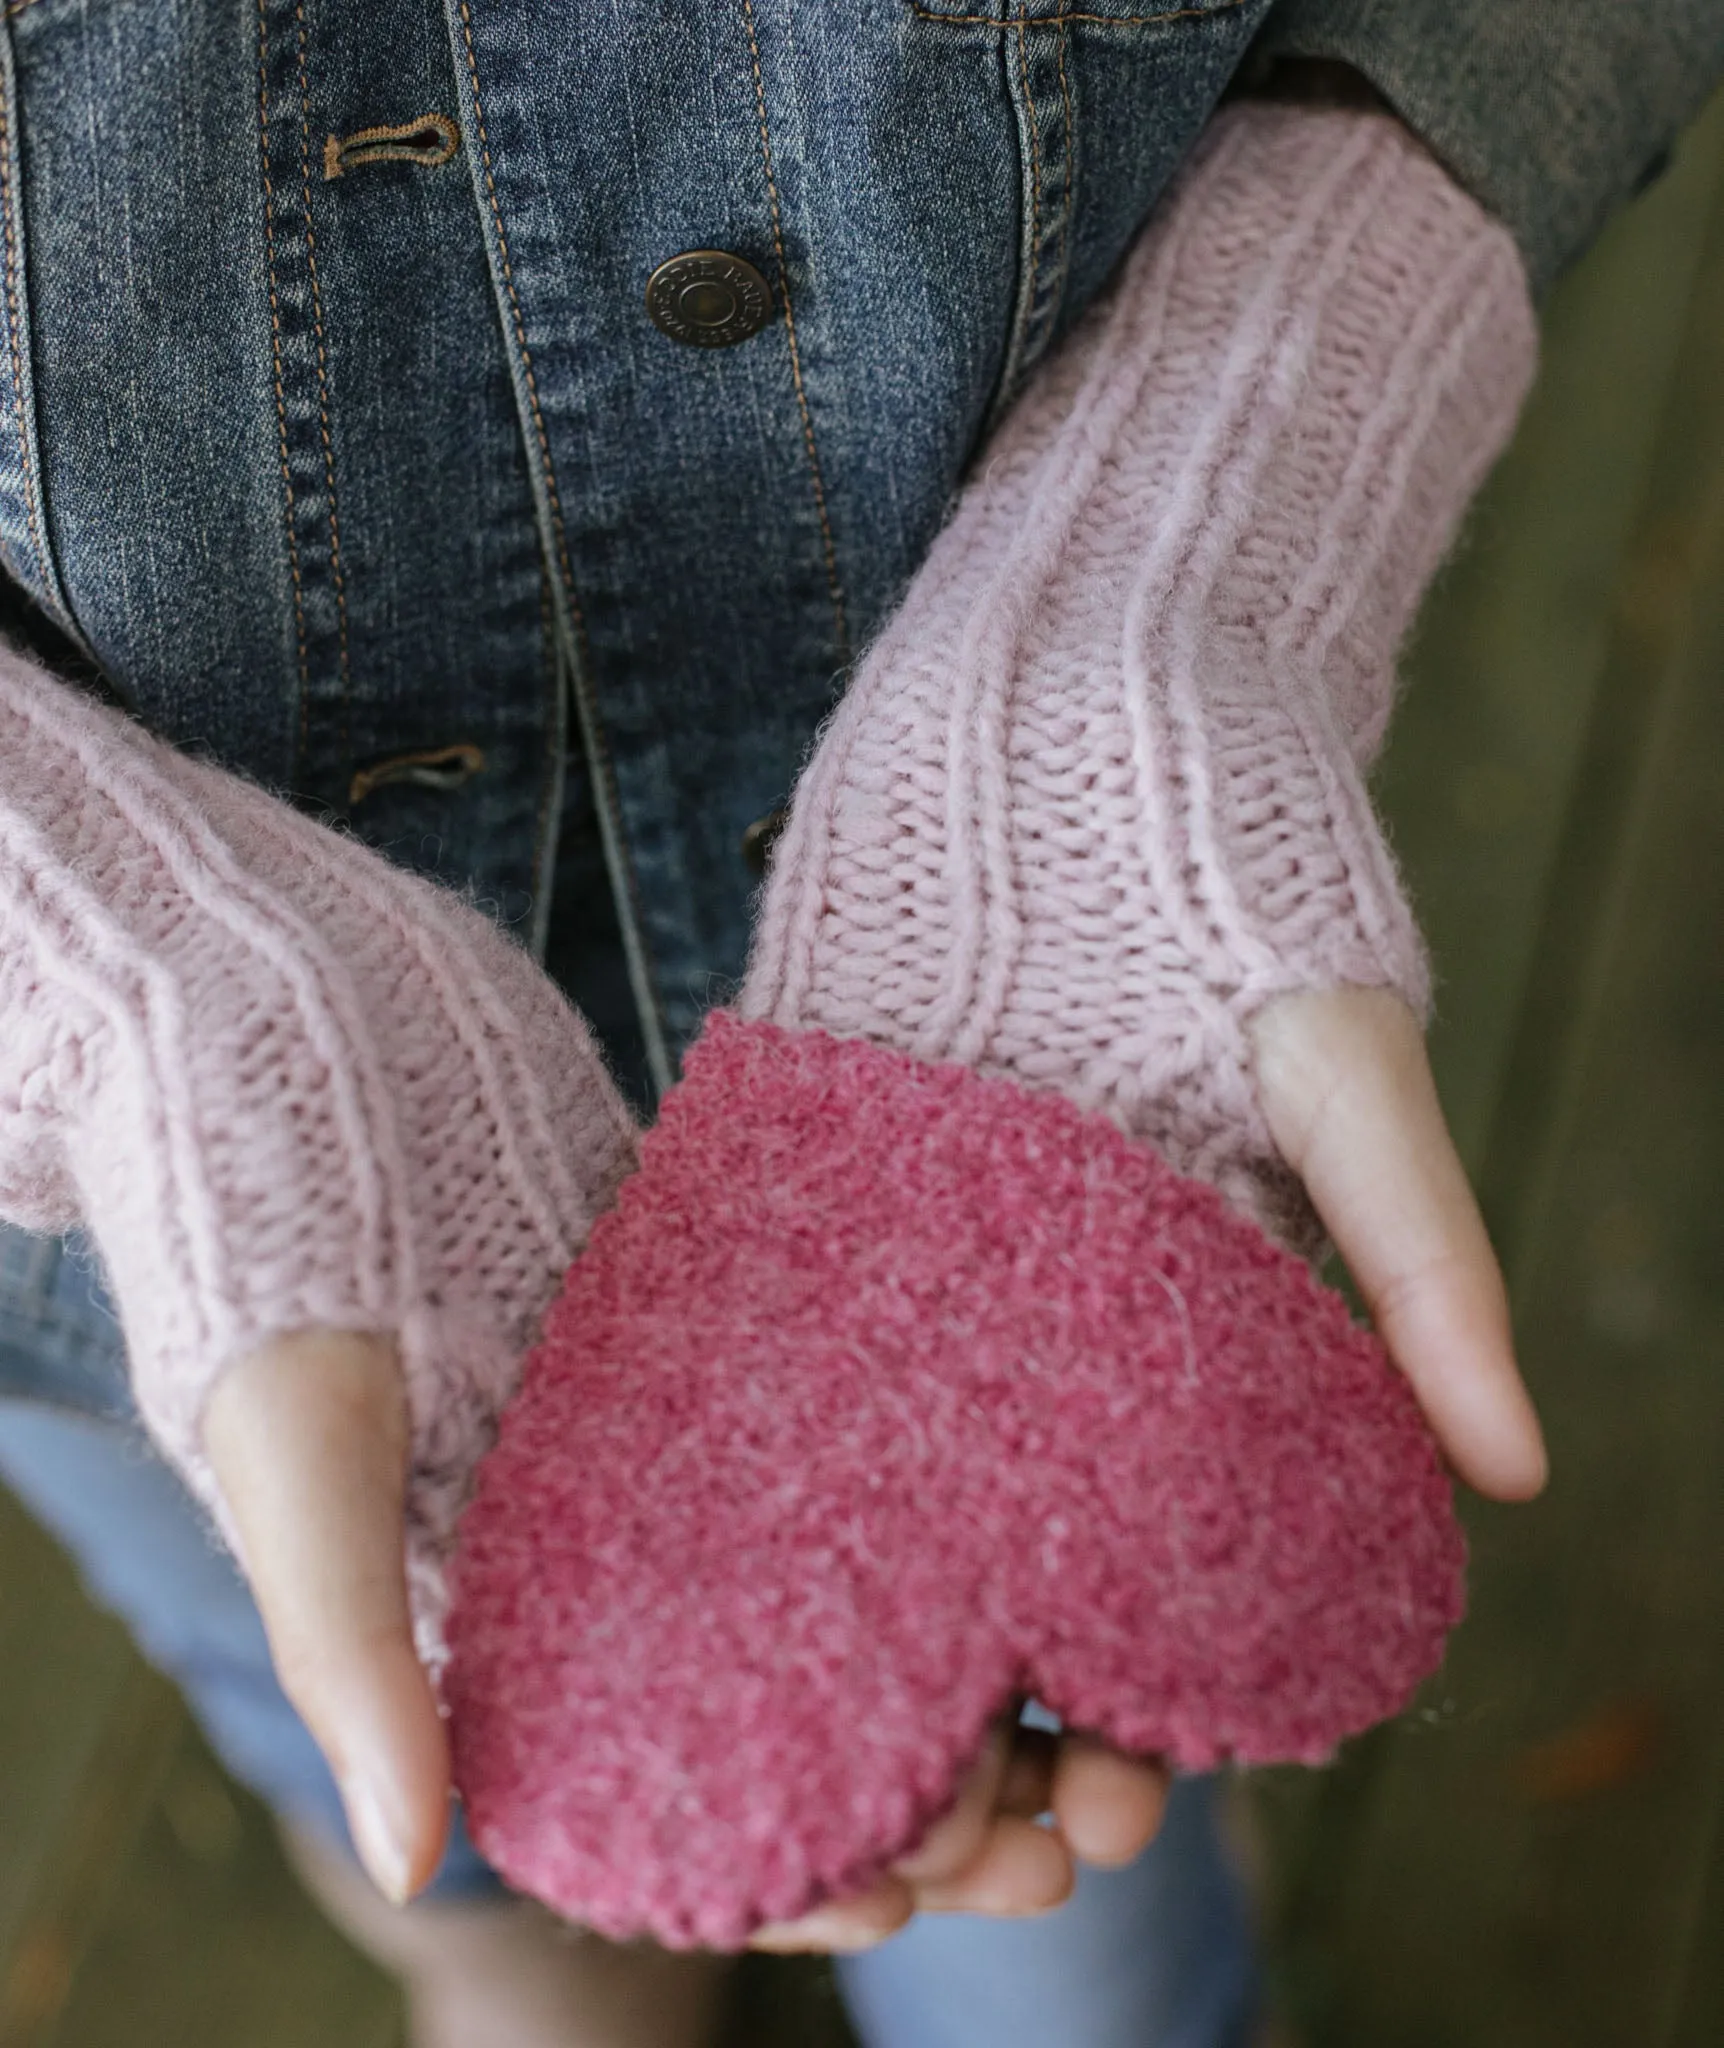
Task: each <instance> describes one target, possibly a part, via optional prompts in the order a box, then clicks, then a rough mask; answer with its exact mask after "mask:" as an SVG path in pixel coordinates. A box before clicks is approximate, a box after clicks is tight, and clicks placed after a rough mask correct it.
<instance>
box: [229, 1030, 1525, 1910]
mask: <svg viewBox="0 0 1724 2048" xmlns="http://www.w3.org/2000/svg"><path fill="white" fill-rule="evenodd" d="M1253 1038H1254V1041H1255V1045H1256V1051H1257V1073H1258V1083H1259V1087H1260V1090H1261V1094H1262V1101H1263V1106H1264V1110H1265V1113H1266V1115H1267V1116H1268V1119H1269V1122H1270V1126H1271V1129H1272V1130H1273V1132H1274V1135H1275V1139H1276V1142H1277V1144H1278V1145H1279V1146H1280V1148H1281V1150H1282V1152H1283V1153H1284V1155H1285V1156H1286V1158H1287V1160H1288V1162H1289V1163H1290V1164H1291V1165H1292V1166H1293V1167H1294V1168H1295V1169H1296V1170H1297V1171H1298V1172H1299V1173H1300V1175H1301V1176H1302V1178H1303V1179H1304V1181H1305V1184H1306V1187H1307V1189H1308V1191H1309V1193H1310V1195H1311V1199H1312V1201H1313V1203H1314V1204H1315V1206H1316V1208H1317V1211H1318V1213H1319V1214H1320V1215H1321V1217H1322V1218H1323V1221H1324V1223H1325V1225H1326V1226H1327V1227H1328V1229H1329V1231H1330V1232H1331V1234H1332V1235H1333V1237H1334V1239H1335V1242H1336V1244H1337V1245H1338V1246H1339V1247H1340V1249H1341V1251H1342V1254H1343V1256H1344V1257H1345V1258H1346V1259H1347V1262H1348V1264H1349V1266H1350V1267H1351V1268H1352V1271H1353V1274H1354V1277H1355V1279H1356V1280H1357V1281H1358V1283H1359V1286H1360V1289H1361V1291H1362V1292H1363V1294H1364V1296H1365V1299H1366V1301H1367V1303H1368V1304H1369V1305H1370V1307H1371V1311H1372V1314H1373V1316H1374V1317H1375V1319H1376V1322H1377V1326H1378V1329H1379V1331H1380V1332H1381V1334H1382V1336H1383V1339H1384V1342H1385V1343H1386V1344H1387V1346H1388V1348H1389V1351H1390V1354H1391V1355H1392V1357H1393V1358H1394V1360H1395V1362H1396V1364H1397V1365H1399V1366H1400V1368H1401V1370H1402V1371H1404V1372H1405V1373H1406V1375H1407V1377H1408V1379H1409V1380H1410V1381H1411V1382H1412V1385H1413V1387H1414V1390H1415V1392H1416V1393H1417V1395H1418V1398H1419V1401H1420V1403H1421V1405H1422V1406H1423V1408H1424V1410H1425V1413H1426V1415H1427V1416H1428V1417H1429V1419H1430V1422H1431V1426H1432V1429H1433V1430H1434V1431H1435V1433H1436V1436H1437V1438H1438V1441H1439V1442H1440V1443H1441V1444H1442V1446H1443V1448H1444V1450H1445V1451H1446V1452H1447V1454H1448V1456H1449V1458H1450V1460H1451V1462H1452V1463H1453V1465H1454V1467H1455V1469H1456V1471H1457V1472H1458V1473H1459V1474H1460V1476H1461V1477H1462V1478H1463V1479H1465V1480H1467V1481H1468V1482H1469V1483H1470V1484H1472V1485H1473V1486H1475V1487H1477V1488H1478V1489H1479V1491H1480V1492H1482V1493H1485V1494H1488V1495H1490V1496H1492V1497H1493V1498H1496V1499H1500V1500H1521V1499H1526V1498H1528V1497H1530V1496H1531V1495H1532V1494H1535V1493H1536V1492H1537V1491H1538V1490H1539V1488H1540V1486H1542V1484H1543V1483H1544V1477H1545V1455H1544V1447H1543V1443H1542V1440H1541V1438H1540V1434H1539V1428H1538V1422H1537V1418H1536V1417H1535V1415H1534V1413H1533V1410H1532V1404H1531V1402H1530V1400H1529V1399H1528V1396H1527V1393H1526V1390H1525V1388H1524V1386H1523V1385H1522V1383H1521V1380H1520V1376H1519V1374H1518V1372H1517V1371H1516V1368H1515V1363H1514V1352H1513V1345H1512V1339H1511V1336H1510V1331H1509V1319H1508V1305H1507V1298H1506V1295H1505V1293H1504V1289H1503V1283H1502V1277H1501V1274H1500V1273H1499V1271H1498V1269H1497V1264H1496V1260H1495V1257H1494V1256H1493V1254H1492V1252H1491V1249H1490V1243H1489V1240H1488V1239H1487V1237H1486V1235H1485V1231H1484V1225H1483V1223H1482V1221H1481V1219H1480V1217H1479V1213H1478V1208H1477V1205H1476V1204H1475V1202H1474V1201H1473V1198H1472V1194H1471V1191H1470V1189H1469V1188H1468V1186H1467V1182H1466V1177H1465V1174H1464V1172H1463V1171H1462V1168H1461V1165H1460V1161H1459V1159H1458V1157H1457V1156H1456V1153H1455V1150H1454V1146H1453V1143H1452V1141H1451V1140H1450V1138H1449V1135H1448V1131H1447V1128H1446V1126H1445V1125H1444V1122H1443V1118H1442V1112H1441V1109H1440V1107H1439V1106H1438V1103H1437V1098H1436V1090H1435V1087H1434V1086H1433V1084H1432V1081H1431V1074H1430V1066H1429V1063H1428V1061H1427V1059H1426V1057H1425V1051H1424V1045H1423V1041H1422V1039H1421V1037H1420V1034H1419V1030H1418V1026H1417V1024H1416V1022H1415V1021H1414V1019H1413V1017H1412V1014H1411V1012H1410V1011H1408V1009H1407V1008H1406V1006H1405V1005H1404V1004H1403V1003H1402V1002H1401V1001H1400V1000H1399V998H1397V997H1395V996H1392V995H1389V994H1386V993H1384V992H1383V991H1380V990H1363V989H1347V990H1338V991H1334V992H1329V993H1324V994H1312V995H1297V996H1288V997H1283V998H1282V999H1280V1000H1279V1001H1277V1002H1275V1003H1273V1004H1271V1005H1269V1006H1268V1007H1267V1008H1266V1009H1265V1010H1264V1011H1263V1012H1262V1013H1261V1014H1260V1015H1259V1016H1258V1018H1257V1020H1256V1023H1255V1025H1254V1027H1253ZM205 1441H206V1444H207V1447H208V1450H209V1455H210V1460H211V1463H212V1466H213V1467H214V1470H215V1473H216V1477H217V1481H218V1484H219V1485H220V1486H221V1488H222V1492H223V1496H224V1498H225V1499H226V1501H227V1502H228V1504H229V1508H230V1512H231V1513H232V1515H233V1518H234V1522H235V1525H236V1527H237V1530H238V1533H239V1537H240V1542H241V1546H242V1549H243V1552H244V1562H245V1565H246V1569H247V1571H248V1573H249V1575H250V1577H251V1581H252V1585H253V1589H254V1591H255V1593H256V1595H257V1599H258V1605H259V1607H260V1609H261V1610H262V1613H263V1617H264V1624H265V1627H266V1628H267V1629H268V1631H269V1636H270V1643H271V1647H272V1649H273V1651H274V1653H275V1658H276V1664H277V1669H278V1671H279V1673H280V1675H281V1679H282V1683H283V1685H284V1686H285V1688H286V1690H287V1692H288V1695H289V1697H290V1698H291V1699H292V1700H293V1702H294V1704H295V1706H296V1707H297V1708H298V1709H299V1711H300V1713H301V1714H302V1715H303V1716H304V1718H305V1720H306V1722H307V1725H308V1726H309V1727H310V1728H311V1730H312V1732H313V1734H314V1735H316V1737H317V1738H318V1740H319V1742H320V1744H321V1745H322V1747H323V1750H324V1753H325V1755H326V1756H328V1758H329V1760H330V1764H331V1767H332V1768H333V1770H334V1772H335V1775H336V1777H337V1779H338V1781H339V1782H340V1783H341V1786H342V1789H343V1794H344V1796H345V1798H346V1800H347V1806H348V1813H349V1818H350V1821H351V1824H352V1827H353V1833H354V1837H355V1840H356V1842H357V1843H358V1846H359V1849H360V1853H361V1855H362V1856H363V1858H364V1860H365V1863H366V1866H367V1868H368V1869H369V1870H370V1871H371V1874H372V1876H373V1877H374V1878H375V1879H376V1881H377V1883H378V1885H379V1887H380V1888H381V1889H382V1890H383V1891H384V1893H385V1894H386V1895H387V1896H389V1897H391V1898H396V1899H402V1898H406V1897H407V1896H409V1895H410V1894H411V1893H412V1892H413V1891H415V1890H417V1889H418V1887H419V1886H420V1885H422V1884H424V1883H425V1882H426V1881H427V1879H428V1878H429V1877H430V1875H431V1874H432V1872H433V1871H434V1870H435V1868H436V1864H437V1859H438V1857H439V1855H440V1854H441V1852H442V1845H443V1840H444V1836H445V1833H446V1830H447V1820H448V1799H449V1766H448V1754H447V1746H446V1742H445V1739H444V1734H443V1727H442V1723H441V1722H440V1720H439V1719H438V1716H437V1710H436V1705H435V1701H434V1699H433V1697H432V1693H431V1688H430V1684H429V1682H428V1681H427V1679H426V1677H425V1675H424V1672H423V1671H422V1669H421V1668H420V1665H419V1663H418V1660H417V1658H416V1657H415V1656H414V1653H413V1645H412V1635H411V1629H410V1624H409V1618H408V1611H407V1597H406V1587H405V1580H404V1574H403V1567H402V1542H401V1527H402V1523H401V1515H402V1500H403V1495H404V1487H405V1466H406V1446H407V1426H406V1414H405V1402H404V1397H403V1393H402V1387H401V1380H400V1375H399V1373H398V1371H397V1369H396V1366H395V1360H394V1354H393V1350H392V1347H391V1346H389V1345H388V1344H387V1343H385V1342H384V1341H382V1340H380V1339H376V1338H365V1337H349V1336H327V1335H324V1336H319V1335H305V1336H299V1337H293V1338H287V1339H283V1340H281V1341H279V1342H277V1343H275V1344H271V1345H267V1346H265V1347H264V1348H263V1349H262V1350H260V1351H258V1352H257V1353H255V1354H253V1356H251V1357H250V1358H248V1359H246V1360H243V1361H241V1362H240V1363H239V1364H238V1365H236V1366H234V1367H233V1368H232V1369H231V1370H230V1371H229V1372H228V1373H227V1374H226V1375H225V1376H224V1378H223V1379H222V1381H221V1382H220V1383H219V1385H218V1386H217V1388H216V1391H215V1394H214V1395H213V1397H212V1399H211V1401H210V1404H209V1409H208V1413H207V1417H206V1422H205ZM1165 1794H1166V1777H1165V1774H1164V1773H1163V1772H1161V1771H1160V1770H1159V1769H1158V1768H1157V1767H1156V1766H1155V1765H1154V1764H1153V1763H1149V1762H1144V1761H1142V1760H1137V1759H1131V1758H1126V1757H1121V1756H1117V1755H1115V1754H1113V1753H1112V1752H1110V1751H1108V1750H1106V1749H1105V1748H1103V1747H1101V1746H1100V1745H1098V1744H1095V1743H1093V1742H1090V1741H1088V1740H1087V1739H1085V1738H1082V1737H1079V1736H1065V1737H1062V1738H1061V1739H1060V1740H1059V1741H1058V1742H1057V1743H1055V1742H1054V1741H1052V1740H1051V1739H1050V1738H1048V1737H1046V1736H1042V1735H1039V1734H1038V1733H1036V1732H1035V1731H1032V1730H1027V1729H1017V1730H1013V1731H1011V1733H1010V1735H1009V1736H1008V1734H1007V1733H1006V1732H1005V1731H1003V1730H1002V1731H1000V1732H999V1733H997V1734H996V1736H995V1739H994V1741H993V1742H992V1743H991V1744H990V1746H989V1749H988V1751H987V1752H986V1754H985V1755H984V1757H983V1759H982V1761H981V1762H980V1764H979V1765H978V1766H977V1768H976V1770H975V1772H974V1773H973V1774H972V1775H971V1778H970V1780H969V1782H968V1784H967V1785H966V1787H965V1790H964V1792H963V1794H962V1795H961V1797H960V1799H959V1801H958V1803H957V1806H956V1807H955V1808H954V1810H953V1812H952V1813H951V1814H950V1815H948V1816H947V1818H946V1819H945V1820H944V1821H942V1822H941V1823H940V1824H939V1826H938V1827H936V1828H935V1829H934V1830H933V1831H932V1833H931V1834H930V1835H929V1836H928V1838H927V1840H926V1841H924V1842H923V1843H922V1844H921V1846H920V1847H919V1848H918V1850H917V1851H916V1852H915V1853H914V1854H913V1855H912V1856H910V1857H908V1858H906V1859H904V1860H903V1861H902V1862H901V1863H900V1865H899V1866H898V1869H897V1870H896V1871H895V1872H894V1873H893V1874H892V1875H891V1876H890V1877H888V1878H885V1879H882V1880H881V1882H880V1883H879V1884H877V1885H876V1886H874V1887H873V1888H872V1889H871V1890H870V1891H868V1892H867V1893H865V1894H863V1895H862V1896H860V1897H858V1898H855V1899H848V1900H844V1901H842V1902H840V1903H836V1904H832V1905H828V1906H825V1907H822V1908H821V1909H820V1910H819V1911H818V1912H816V1913H813V1914H810V1915H808V1916H806V1917H805V1918H804V1919H802V1920H798V1921H795V1922H793V1923H789V1924H786V1925H782V1926H778V1927H773V1928H769V1929H767V1930H765V1931H764V1932H763V1933H762V1934H761V1935H760V1936H758V1937H757V1946H760V1947H763V1948H771V1949H777V1950H788V1949H797V1948H835V1949H858V1948H865V1947H868V1946H869V1945H871V1943H873V1942H875V1941H879V1940H881V1939H883V1938H884V1937H885V1936H886V1935H887V1934H890V1933H891V1932H893V1931H894V1930H895V1929H896V1928H897V1927H899V1926H901V1925H902V1924H903V1922H904V1921H905V1920H906V1919H908V1918H909V1916H910V1915H911V1914H912V1913H913V1912H918V1911H921V1912H940V1911H946V1912H979V1913H994V1914H1000V1915H1013V1914H1021V1913H1034V1912H1043V1911H1046V1910H1048V1909H1049V1908H1051V1907H1053V1906H1055V1905H1057V1904H1059V1902H1060V1901H1061V1900H1062V1899H1063V1898H1064V1897H1065V1895H1066V1893H1067V1892H1068V1891H1069V1889H1070V1886H1071V1882H1072V1875H1073V1867H1074V1862H1075V1861H1082V1862H1088V1863H1093V1864H1097V1865H1101V1866H1104V1867H1105V1866H1107V1865H1110V1864H1115V1863H1124V1862H1129V1861H1130V1860H1131V1858H1132V1857H1134V1856H1135V1855H1137V1854H1138V1853H1139V1852H1140V1851H1141V1850H1142V1849H1143V1848H1144V1847H1145V1846H1146V1845H1147V1843H1148V1842H1149V1841H1150V1840H1151V1838H1152V1837H1153V1835H1154V1833H1155V1830H1156V1827H1157V1826H1158V1825H1159V1822H1160V1816H1161V1808H1162V1803H1163V1800H1164V1798H1165ZM1042 1813H1051V1815H1052V1817H1053V1823H1054V1824H1053V1826H1052V1827H1051V1828H1049V1827H1045V1826H1038V1825H1036V1816H1037V1815H1039V1814H1042Z"/></svg>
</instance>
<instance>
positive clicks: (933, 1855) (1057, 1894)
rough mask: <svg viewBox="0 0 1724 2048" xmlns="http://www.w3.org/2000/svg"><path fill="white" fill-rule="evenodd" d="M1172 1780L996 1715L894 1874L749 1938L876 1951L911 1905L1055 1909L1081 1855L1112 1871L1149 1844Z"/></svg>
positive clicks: (778, 1944) (1071, 1738)
mask: <svg viewBox="0 0 1724 2048" xmlns="http://www.w3.org/2000/svg"><path fill="white" fill-rule="evenodd" d="M1167 1785H1168V1779H1167V1773H1166V1772H1165V1771H1164V1770H1162V1769H1161V1767H1160V1766H1159V1765H1158V1764H1155V1763H1153V1762H1149V1761H1146V1760H1144V1759H1142V1758H1136V1757H1125V1756H1120V1755H1118V1754H1117V1753H1116V1752H1115V1751H1113V1750H1110V1749H1108V1748H1106V1747H1105V1746H1104V1745H1103V1744H1101V1743H1098V1742H1093V1741H1091V1740H1090V1739H1089V1738H1088V1737H1087V1736H1082V1735H1061V1736H1058V1737H1055V1736H1052V1735H1049V1734H1047V1733H1045V1732H1044V1731H1043V1730H1041V1729H1035V1728H1021V1727H1017V1726H1012V1725H1008V1724H1005V1723H1001V1724H1000V1725H998V1726H996V1728H995V1730H994V1733H993V1736H992V1738H991V1739H990V1741H989V1743H988V1747H987V1749H986V1750H985V1751H984V1752H983V1754H982V1758H981V1761H980V1762H979V1763H978V1764H977V1765H976V1768H975V1769H974V1770H973V1771H972V1772H971V1774H970V1776H969V1778H968V1780H967V1781H966V1782H965V1785H964V1789H963V1791H962V1792H961V1793H960V1794H959V1796H958V1802H957V1804H956V1806H955V1807H954V1808H953V1809H952V1811H951V1812H950V1813H949V1814H948V1815H947V1816H946V1817H945V1819H944V1820H942V1821H941V1822H939V1824H938V1825H937V1826H936V1827H934V1828H933V1829H932V1830H931V1831H930V1832H929V1834H928V1835H927V1837H926V1838H925V1839H924V1840H923V1841H922V1843H921V1844H920V1846H919V1847H918V1848H917V1849H916V1850H915V1851H914V1853H913V1854H911V1855H909V1856H906V1857H904V1858H902V1859H901V1860H900V1861H899V1863H898V1864H897V1865H896V1867H895V1868H894V1870H893V1871H892V1873H891V1874H890V1875H889V1876H887V1877H883V1878H882V1879H881V1880H880V1881H879V1882H878V1883H877V1884H875V1885H873V1886H871V1887H870V1889H869V1890H868V1891H866V1892H863V1893H860V1894H859V1895H857V1896H856V1897H854V1898H849V1899H843V1900H839V1901H835V1902H833V1903H831V1904H828V1905H825V1906H822V1907H820V1908H819V1909H818V1910H816V1911H815V1912H813V1913H809V1914H806V1915H805V1916H804V1917H803V1918H802V1919H800V1920H793V1921H787V1922H784V1923H781V1924H780V1925H778V1926H774V1927H766V1928H762V1929H761V1931H760V1932H759V1933H758V1934H757V1935H756V1936H755V1937H754V1941H753V1944H752V1945H753V1946H754V1947H755V1948H758V1949H767V1950H770V1951H772V1952H774V1953H776V1954H787V1953H791V1952H793V1951H796V1950H803V1949H823V1950H837V1951H840V1952H847V1953H848V1952H855V1951H858V1950H861V1949H867V1948H872V1947H873V1946H874V1945H875V1944H876V1943H877V1942H880V1941H883V1940H885V1938H886V1937H887V1936H888V1935H889V1934H895V1933H896V1932H897V1931H898V1929H899V1928H900V1927H902V1926H903V1925H904V1924H905V1922H906V1921H907V1920H909V1919H910V1918H911V1916H912V1915H913V1914H916V1913H985V1914H989V1915H992V1916H994V1917H997V1918H1001V1919H1015V1918H1021V1917H1024V1916H1027V1915H1031V1914H1036V1913H1046V1912H1050V1911H1051V1910H1052V1909H1053V1908H1054V1907H1056V1906H1059V1905H1061V1904H1063V1903H1064V1901H1065V1900H1066V1898H1067V1897H1068V1896H1069V1894H1070V1892H1071V1888H1072V1882H1073V1878H1074V1876H1075V1866H1076V1865H1077V1864H1078V1863H1080V1862H1082V1863H1091V1864H1094V1865H1096V1866H1097V1867H1098V1868H1100V1869H1104V1870H1107V1869H1115V1868H1117V1867H1118V1866H1120V1865H1122V1864H1126V1863H1130V1862H1131V1861H1132V1860H1133V1858H1134V1857H1136V1856H1138V1855H1139V1854H1140V1853H1141V1852H1142V1851H1143V1850H1144V1849H1145V1848H1147V1847H1148V1846H1149V1843H1150V1842H1151V1841H1152V1840H1153V1839H1154V1836H1155V1832H1156V1830H1157V1829H1158V1828H1159V1827H1160V1825H1161V1816H1162V1811H1163V1809H1164V1807H1165V1806H1166V1803H1167ZM1041 1815H1047V1816H1050V1817H1051V1822H1052V1825H1051V1826H1050V1825H1046V1824H1044V1823H1043V1822H1041V1821H1040V1820H1039V1819H1038V1816H1041Z"/></svg>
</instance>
